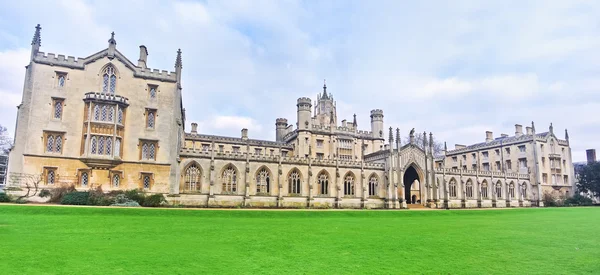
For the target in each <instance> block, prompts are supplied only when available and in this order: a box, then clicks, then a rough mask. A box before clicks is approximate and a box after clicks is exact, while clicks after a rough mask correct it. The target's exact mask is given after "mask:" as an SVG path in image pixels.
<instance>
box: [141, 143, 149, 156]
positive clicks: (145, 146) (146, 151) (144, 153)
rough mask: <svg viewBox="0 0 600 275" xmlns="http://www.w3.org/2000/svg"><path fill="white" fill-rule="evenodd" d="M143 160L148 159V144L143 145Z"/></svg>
mask: <svg viewBox="0 0 600 275" xmlns="http://www.w3.org/2000/svg"><path fill="white" fill-rule="evenodd" d="M142 159H148V143H144V145H142Z"/></svg>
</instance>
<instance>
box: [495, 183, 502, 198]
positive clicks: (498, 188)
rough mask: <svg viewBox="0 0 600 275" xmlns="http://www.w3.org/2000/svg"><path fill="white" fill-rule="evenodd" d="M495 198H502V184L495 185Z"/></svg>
mask: <svg viewBox="0 0 600 275" xmlns="http://www.w3.org/2000/svg"><path fill="white" fill-rule="evenodd" d="M496 198H502V183H500V181H498V182H497V183H496Z"/></svg>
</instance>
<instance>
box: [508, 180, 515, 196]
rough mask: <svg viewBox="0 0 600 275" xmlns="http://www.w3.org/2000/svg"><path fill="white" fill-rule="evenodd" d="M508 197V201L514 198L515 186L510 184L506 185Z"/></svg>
mask: <svg viewBox="0 0 600 275" xmlns="http://www.w3.org/2000/svg"><path fill="white" fill-rule="evenodd" d="M508 197H509V199H513V198H514V197H515V184H514V183H512V182H511V183H510V184H509V185H508Z"/></svg>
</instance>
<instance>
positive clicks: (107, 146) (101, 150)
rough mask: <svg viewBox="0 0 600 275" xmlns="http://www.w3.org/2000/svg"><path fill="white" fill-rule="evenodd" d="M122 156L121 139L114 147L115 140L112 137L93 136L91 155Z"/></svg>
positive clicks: (116, 140) (117, 139)
mask: <svg viewBox="0 0 600 275" xmlns="http://www.w3.org/2000/svg"><path fill="white" fill-rule="evenodd" d="M113 150H114V155H115V156H120V154H121V139H120V138H116V139H115V143H114V146H113V138H112V137H110V136H92V137H91V138H90V153H91V154H93V155H106V156H111V155H112V154H113Z"/></svg>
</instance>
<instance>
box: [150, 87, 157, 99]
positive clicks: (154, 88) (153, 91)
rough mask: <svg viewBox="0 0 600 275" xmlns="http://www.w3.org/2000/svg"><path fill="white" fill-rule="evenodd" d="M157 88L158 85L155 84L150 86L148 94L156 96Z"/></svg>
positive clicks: (151, 96)
mask: <svg viewBox="0 0 600 275" xmlns="http://www.w3.org/2000/svg"><path fill="white" fill-rule="evenodd" d="M156 89H157V87H156V86H154V85H149V86H148V95H149V96H150V99H154V98H156Z"/></svg>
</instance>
